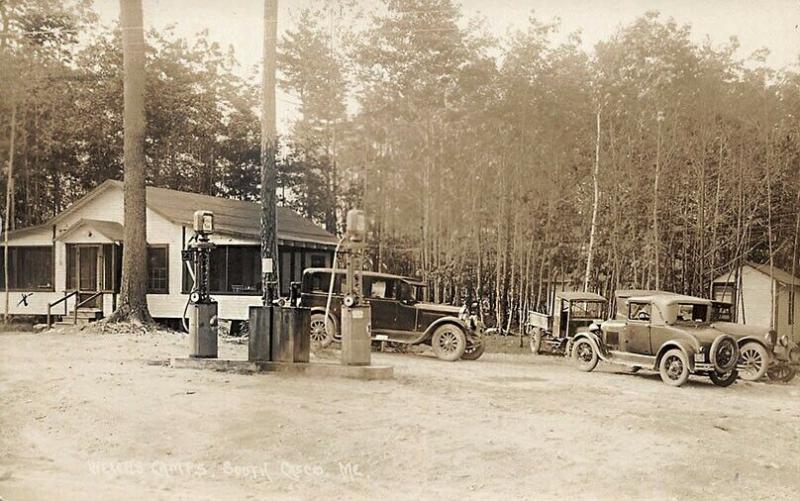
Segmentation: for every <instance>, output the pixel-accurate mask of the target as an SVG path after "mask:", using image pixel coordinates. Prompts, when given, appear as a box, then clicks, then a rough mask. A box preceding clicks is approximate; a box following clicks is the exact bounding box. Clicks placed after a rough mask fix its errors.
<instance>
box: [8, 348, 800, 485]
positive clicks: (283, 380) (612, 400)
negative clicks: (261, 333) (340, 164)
mask: <svg viewBox="0 0 800 501" xmlns="http://www.w3.org/2000/svg"><path fill="white" fill-rule="evenodd" d="M221 350H222V353H221V355H222V356H226V357H240V358H244V357H245V356H246V348H245V347H244V346H238V345H231V344H223V345H222V348H221ZM185 354H186V347H185V339H184V338H182V337H180V336H176V335H174V334H158V335H152V336H122V335H104V336H98V335H87V334H80V333H78V334H75V333H73V334H56V333H48V334H20V333H7V334H0V496H2V498H3V499H5V500H18V499H284V498H286V499H288V498H293V499H294V498H306V499H307V498H318V499H327V498H334V497H337V498H340V499H376V498H379V499H380V498H382V499H420V498H424V499H431V498H447V499H454V498H467V499H470V498H475V499H478V498H480V499H486V498H505V499H556V498H559V499H562V500H566V499H688V498H714V499H798V496H800V385H798V384H797V382H795V383H793V384H791V385H771V384H763V383H755V384H754V383H743V382H738V383H736V384H735V385H734V386H733V387H731V388H728V389H721V388H717V387H714V386H712V385H711V384H710V383H707V382H706V381H701V380H697V381H692V382H690V383H689V384H688V385H687V386H685V387H683V388H678V389H676V388H671V387H668V386H666V385H664V384H662V383H661V382H660V381H659V379H658V377H657V376H656V375H652V374H650V375H648V374H644V375H642V374H636V375H633V374H627V373H626V371H625V369H622V368H614V367H606V368H604V369H603V370H602V371H600V372H595V373H591V374H585V373H581V372H578V371H576V370H575V369H573V368H572V367H571V366H570V365H569V364H568V363H567V362H566V361H564V360H563V359H561V358H556V357H536V358H534V357H532V356H529V355H508V354H487V355H485V356H484V357H483V358H482V359H481V360H479V361H477V362H457V363H445V362H440V361H438V360H435V359H433V358H430V357H425V356H420V355H400V354H396V355H395V354H374V356H373V361H374V362H375V363H382V364H391V365H393V366H394V367H395V379H394V380H393V381H374V382H362V381H351V380H342V379H329V380H321V379H313V378H310V377H296V376H294V377H293V376H286V375H278V374H269V375H256V376H248V375H239V374H229V373H217V372H208V371H195V370H179V369H171V368H168V367H164V366H159V365H151V364H148V361H153V360H160V359H161V360H163V359H166V358H168V357H170V356H184V355H185Z"/></svg>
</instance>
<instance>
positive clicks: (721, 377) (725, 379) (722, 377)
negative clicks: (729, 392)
mask: <svg viewBox="0 0 800 501" xmlns="http://www.w3.org/2000/svg"><path fill="white" fill-rule="evenodd" d="M709 377H710V378H711V382H712V383H714V384H715V385H717V386H721V387H723V388H725V387H728V386H730V385H732V384H733V383H735V382H736V379H738V377H739V373H738V372H737V371H736V369H734V370H732V371H730V372H728V373H727V374H717V373H716V372H712V373H711V374H709Z"/></svg>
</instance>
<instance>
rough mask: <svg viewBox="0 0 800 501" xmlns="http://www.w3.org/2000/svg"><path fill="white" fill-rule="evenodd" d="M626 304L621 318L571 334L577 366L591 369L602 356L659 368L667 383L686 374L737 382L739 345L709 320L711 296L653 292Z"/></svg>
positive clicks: (719, 382) (680, 381) (726, 383)
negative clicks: (624, 312) (625, 309)
mask: <svg viewBox="0 0 800 501" xmlns="http://www.w3.org/2000/svg"><path fill="white" fill-rule="evenodd" d="M626 307H627V314H626V315H625V318H624V319H620V318H613V319H611V320H607V321H605V322H603V323H602V324H600V325H598V324H593V325H592V326H590V327H589V329H588V330H586V331H581V332H578V333H576V334H575V336H574V338H573V340H572V341H571V343H570V353H571V355H572V358H573V359H574V361H575V363H576V365H577V367H578V368H579V369H580V370H583V371H591V370H594V368H595V367H597V364H598V362H599V361H600V360H603V361H606V362H613V363H618V364H623V365H628V366H631V367H633V368H635V369H636V370H638V369H652V370H655V371H658V372H659V374H660V375H661V379H662V380H663V381H664V382H665V383H667V384H669V385H672V386H681V385H683V384H684V383H686V381H687V380H688V379H689V376H690V375H691V374H695V375H699V376H707V377H709V378H711V381H712V382H713V383H714V384H716V385H718V386H729V385H731V384H733V382H734V381H736V378H737V377H738V372H737V369H736V364H737V360H738V358H739V346H738V344H737V342H736V339H734V337H733V336H731V335H730V334H728V333H726V332H724V331H722V330H720V329H718V328H717V327H715V326H714V325H713V324H712V323H711V301H710V300H708V299H703V298H698V297H692V296H681V295H678V294H671V293H666V294H653V295H649V296H635V297H630V298H628V299H627V300H626Z"/></svg>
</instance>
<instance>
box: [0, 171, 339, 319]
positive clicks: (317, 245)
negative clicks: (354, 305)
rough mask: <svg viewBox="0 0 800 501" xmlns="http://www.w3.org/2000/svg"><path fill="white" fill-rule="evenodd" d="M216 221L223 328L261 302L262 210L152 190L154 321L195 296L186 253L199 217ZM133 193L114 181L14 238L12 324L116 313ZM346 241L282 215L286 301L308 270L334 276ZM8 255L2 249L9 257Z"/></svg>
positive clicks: (214, 268) (0, 279)
mask: <svg viewBox="0 0 800 501" xmlns="http://www.w3.org/2000/svg"><path fill="white" fill-rule="evenodd" d="M200 209H205V210H211V211H213V212H214V216H215V218H214V221H215V230H216V233H215V234H214V235H213V236H212V239H211V240H212V241H213V242H214V243H215V244H217V248H216V249H215V250H214V251H213V253H212V256H211V273H212V278H211V294H212V297H214V298H215V299H216V300H217V302H218V303H219V313H220V318H221V319H223V320H245V319H246V318H247V314H248V307H249V306H250V305H257V304H260V301H261V258H260V237H259V234H260V214H261V209H260V205H259V204H257V203H254V202H248V201H242V200H231V199H226V198H219V197H211V196H207V195H198V194H195V193H187V192H182V191H176V190H169V189H164V188H153V187H148V188H147V244H148V251H147V254H148V255H147V263H148V271H147V273H148V294H147V301H148V305H149V307H150V312H151V314H152V315H153V317H154V318H157V319H179V318H181V316H182V315H183V311H184V307H185V305H186V300H187V297H188V291H189V288H190V286H191V278H190V276H189V274H188V273H187V270H186V266H185V264H184V263H183V262H182V260H181V250H182V249H184V248H185V247H186V244H187V242H188V241H189V239H190V238H191V237H192V235H193V231H192V214H193V213H194V211H196V210H200ZM123 224H124V218H123V184H122V183H121V182H120V181H113V180H109V181H106V182H104V183H103V184H101V185H100V186H98V187H97V188H96V189H94V190H93V191H91V192H90V193H88V194H87V195H86V196H84V197H83V198H81V199H80V200H78V201H77V202H75V203H74V204H73V205H72V206H70V207H69V208H68V209H66V210H65V211H63V212H61V213H60V214H58V215H57V216H56V217H54V218H53V219H51V220H50V221H48V222H47V223H45V224H42V225H39V226H34V227H30V228H24V229H19V230H15V231H12V232H10V233H9V235H8V247H9V248H8V251H9V291H7V292H6V291H5V285H4V284H5V279H4V276H3V254H4V252H0V290H2V291H3V292H2V296H3V297H2V301H3V303H0V308H4V305H5V300H6V297H5V296H6V295H7V296H8V304H9V313H10V314H11V315H35V316H44V315H46V314H47V310H48V304H52V303H54V302H56V301H58V300H59V299H62V298H63V297H64V296H68V295H70V293H72V292H76V293H75V294H73V295H71V296H70V297H69V298H68V299H67V300H66V301H63V302H61V303H60V304H58V305H56V306H54V307H52V312H53V314H54V315H56V316H63V315H67V314H69V316H67V318H70V317H71V313H72V312H73V311H74V306H75V304H76V303H75V301H76V299H77V298H81V301H83V300H84V299H86V298H89V297H91V296H92V295H94V294H95V293H97V292H99V293H100V294H99V296H98V297H97V298H95V299H94V300H92V301H90V302H89V303H88V304H87V305H85V307H86V308H87V309H88V310H89V311H91V313H92V316H94V317H97V318H99V317H102V316H107V315H109V314H110V313H111V312H112V311H113V310H114V308H115V307H116V302H117V299H118V293H119V286H120V276H121V271H122V264H121V263H122V259H121V258H122V246H123V245H124V242H123V234H124V231H123ZM336 241H337V240H336V237H335V236H334V235H331V234H330V233H328V232H327V231H325V230H324V229H322V228H320V227H319V226H317V225H315V224H314V223H312V222H311V221H309V220H307V219H305V218H303V217H301V216H299V215H298V214H296V213H295V212H293V211H291V210H289V209H286V208H283V207H279V208H278V248H279V254H280V255H279V259H278V265H279V266H280V273H279V275H280V279H281V284H280V285H281V293H282V294H288V290H289V284H290V283H291V282H293V281H299V280H300V277H301V275H302V272H303V270H304V269H305V268H308V267H328V266H331V260H332V256H333V250H334V248H335V246H336ZM3 250H4V249H0V251H3Z"/></svg>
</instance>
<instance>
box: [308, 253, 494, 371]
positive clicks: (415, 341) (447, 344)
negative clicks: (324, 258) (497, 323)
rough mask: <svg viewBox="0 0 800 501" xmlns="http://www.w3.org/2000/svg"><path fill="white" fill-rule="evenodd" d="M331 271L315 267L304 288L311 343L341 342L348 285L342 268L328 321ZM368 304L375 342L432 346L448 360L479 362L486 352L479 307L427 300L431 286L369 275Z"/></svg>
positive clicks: (365, 277) (397, 277) (366, 282)
mask: <svg viewBox="0 0 800 501" xmlns="http://www.w3.org/2000/svg"><path fill="white" fill-rule="evenodd" d="M331 274H332V272H331V269H330V268H309V269H307V270H305V272H304V273H303V281H302V283H301V286H300V289H301V290H300V292H301V296H300V297H301V299H300V302H301V305H302V306H305V307H308V308H311V340H312V341H313V342H316V343H319V344H321V345H323V346H327V345H329V344H330V343H331V342H332V341H339V340H340V339H341V336H340V330H339V326H340V311H341V306H342V299H343V296H342V293H341V291H342V284H343V283H344V281H345V271H344V270H336V279H335V280H334V283H333V294H332V296H331V304H330V310H329V312H328V317H327V319H326V317H325V310H326V306H327V302H328V292H329V287H330V279H331ZM363 283H364V291H363V293H364V301H365V302H367V303H368V304H369V305H370V307H371V309H372V324H371V332H370V335H371V337H372V340H373V342H376V343H380V342H386V343H392V344H393V345H395V346H396V347H399V348H401V349H402V348H407V347H409V346H412V345H422V344H427V345H430V346H431V347H432V348H433V352H434V353H435V354H436V356H437V357H438V358H440V359H442V360H449V361H453V360H458V359H464V360H477V359H478V358H480V356H481V355H482V354H483V351H484V349H485V345H484V341H483V323H482V322H481V321H480V319H479V317H478V315H477V313H478V312H477V305H465V306H462V307H459V306H451V305H446V304H435V303H428V302H425V301H423V300H422V299H423V297H424V288H425V284H423V283H421V282H420V281H418V280H415V279H413V278H409V277H404V276H400V275H390V274H387V273H374V272H364V273H363Z"/></svg>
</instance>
